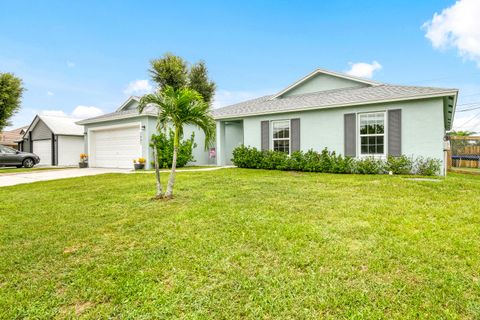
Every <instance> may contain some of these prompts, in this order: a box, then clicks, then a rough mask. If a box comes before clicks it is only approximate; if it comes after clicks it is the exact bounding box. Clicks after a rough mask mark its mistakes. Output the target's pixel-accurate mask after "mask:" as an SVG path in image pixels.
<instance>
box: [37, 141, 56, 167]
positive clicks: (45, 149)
mask: <svg viewBox="0 0 480 320" xmlns="http://www.w3.org/2000/svg"><path fill="white" fill-rule="evenodd" d="M33 153H35V154H36V155H37V156H39V157H40V162H39V163H38V164H39V165H47V166H51V165H52V140H37V141H33Z"/></svg>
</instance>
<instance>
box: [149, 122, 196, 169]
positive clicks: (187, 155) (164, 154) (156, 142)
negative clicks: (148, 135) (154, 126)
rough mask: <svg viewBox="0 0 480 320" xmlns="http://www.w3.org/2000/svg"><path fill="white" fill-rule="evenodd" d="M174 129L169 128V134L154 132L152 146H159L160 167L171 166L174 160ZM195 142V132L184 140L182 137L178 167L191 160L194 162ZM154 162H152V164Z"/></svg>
mask: <svg viewBox="0 0 480 320" xmlns="http://www.w3.org/2000/svg"><path fill="white" fill-rule="evenodd" d="M173 136H174V132H173V130H169V132H168V136H167V134H165V133H163V132H162V133H160V134H158V135H157V134H153V135H152V139H151V143H150V147H152V148H155V147H156V148H157V155H158V165H159V166H160V168H171V167H172V162H173ZM196 146H197V144H196V143H195V134H194V133H192V135H191V136H190V139H186V140H182V137H180V146H179V148H178V154H177V168H180V167H184V166H185V165H186V164H187V163H189V162H194V161H195V159H194V157H193V154H192V152H193V148H195V147H196ZM153 165H154V164H153V163H152V166H153Z"/></svg>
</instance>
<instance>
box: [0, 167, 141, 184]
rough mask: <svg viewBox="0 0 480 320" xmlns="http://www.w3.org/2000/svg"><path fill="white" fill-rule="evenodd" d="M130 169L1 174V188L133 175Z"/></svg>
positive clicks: (86, 169) (89, 169) (74, 169)
mask: <svg viewBox="0 0 480 320" xmlns="http://www.w3.org/2000/svg"><path fill="white" fill-rule="evenodd" d="M131 172H132V170H130V169H105V168H85V169H79V168H73V169H61V170H39V171H30V172H18V173H14V172H12V173H4V174H0V187H6V186H14V185H17V184H23V183H32V182H37V181H47V180H57V179H66V178H75V177H85V176H94V175H97V174H104V173H131Z"/></svg>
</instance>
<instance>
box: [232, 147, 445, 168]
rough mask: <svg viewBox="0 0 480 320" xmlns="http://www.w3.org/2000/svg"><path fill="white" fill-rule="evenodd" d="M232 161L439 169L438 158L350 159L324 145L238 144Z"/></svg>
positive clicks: (265, 165)
mask: <svg viewBox="0 0 480 320" xmlns="http://www.w3.org/2000/svg"><path fill="white" fill-rule="evenodd" d="M232 160H233V163H234V164H235V165H236V166H237V167H239V168H254V169H267V170H295V171H306V172H327V173H360V174H382V173H386V172H389V171H391V172H392V173H394V174H414V173H416V174H421V175H435V174H439V173H440V168H441V162H440V160H436V159H430V158H426V159H424V158H418V159H416V160H415V161H413V160H412V159H411V158H408V157H406V156H400V157H393V156H389V157H387V159H386V160H385V159H379V158H374V157H367V158H362V159H354V158H350V157H343V156H342V155H337V154H336V153H335V152H334V151H333V152H330V151H328V150H327V149H326V148H325V149H323V150H322V152H316V151H314V150H308V151H307V152H302V151H295V152H292V154H291V155H290V156H288V155H287V154H286V153H283V152H278V151H271V150H268V151H260V150H257V149H256V148H250V147H245V146H243V145H242V146H240V147H237V148H235V150H233V159H232Z"/></svg>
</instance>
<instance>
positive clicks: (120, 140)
mask: <svg viewBox="0 0 480 320" xmlns="http://www.w3.org/2000/svg"><path fill="white" fill-rule="evenodd" d="M140 134H141V129H140V125H139V124H136V125H132V126H128V127H112V128H104V129H94V130H89V134H88V135H89V166H90V167H97V168H125V169H131V168H133V160H134V159H136V158H139V157H141V156H142V145H141V139H140Z"/></svg>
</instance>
